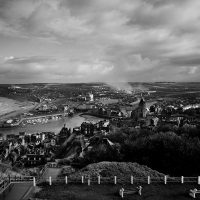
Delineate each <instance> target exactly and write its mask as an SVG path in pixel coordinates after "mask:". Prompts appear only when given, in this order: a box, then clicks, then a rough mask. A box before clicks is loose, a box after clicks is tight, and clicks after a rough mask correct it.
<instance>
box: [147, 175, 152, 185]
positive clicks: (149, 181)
mask: <svg viewBox="0 0 200 200" xmlns="http://www.w3.org/2000/svg"><path fill="white" fill-rule="evenodd" d="M147 183H148V184H150V183H151V178H150V176H148V179H147Z"/></svg>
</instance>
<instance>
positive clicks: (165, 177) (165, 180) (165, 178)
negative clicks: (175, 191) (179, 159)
mask: <svg viewBox="0 0 200 200" xmlns="http://www.w3.org/2000/svg"><path fill="white" fill-rule="evenodd" d="M164 183H165V185H166V184H167V176H164Z"/></svg>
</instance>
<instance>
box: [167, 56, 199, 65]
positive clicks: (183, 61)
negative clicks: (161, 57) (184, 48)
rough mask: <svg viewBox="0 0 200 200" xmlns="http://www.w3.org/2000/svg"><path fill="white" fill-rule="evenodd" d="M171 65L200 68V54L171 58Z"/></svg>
mask: <svg viewBox="0 0 200 200" xmlns="http://www.w3.org/2000/svg"><path fill="white" fill-rule="evenodd" d="M170 63H171V65H176V66H192V67H193V66H199V67H200V54H199V55H198V54H195V55H182V56H176V57H172V58H170Z"/></svg>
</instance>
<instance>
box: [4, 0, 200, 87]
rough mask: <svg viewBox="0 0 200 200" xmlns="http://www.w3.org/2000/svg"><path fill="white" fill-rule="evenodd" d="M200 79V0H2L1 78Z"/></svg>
mask: <svg viewBox="0 0 200 200" xmlns="http://www.w3.org/2000/svg"><path fill="white" fill-rule="evenodd" d="M98 81H99V82H155V81H200V1H199V0H0V84H2V83H6V84H7V83H8V84H13V83H32V82H49V83H50V82H53V83H68V82H69V83H71V82H98Z"/></svg>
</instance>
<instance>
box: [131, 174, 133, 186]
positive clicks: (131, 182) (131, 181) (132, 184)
mask: <svg viewBox="0 0 200 200" xmlns="http://www.w3.org/2000/svg"><path fill="white" fill-rule="evenodd" d="M131 184H132V185H133V176H131Z"/></svg>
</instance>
